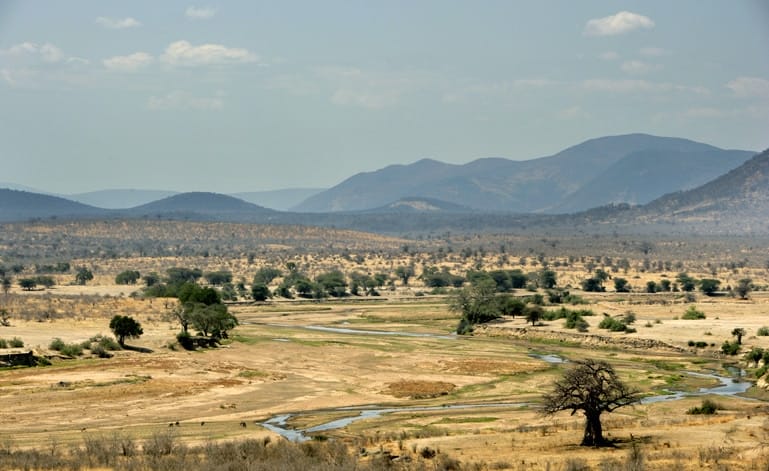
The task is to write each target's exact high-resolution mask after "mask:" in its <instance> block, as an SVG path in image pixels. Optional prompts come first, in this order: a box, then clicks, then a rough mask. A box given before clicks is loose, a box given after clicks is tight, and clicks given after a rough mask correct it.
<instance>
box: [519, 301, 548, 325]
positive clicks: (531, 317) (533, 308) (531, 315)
mask: <svg viewBox="0 0 769 471" xmlns="http://www.w3.org/2000/svg"><path fill="white" fill-rule="evenodd" d="M544 314H545V310H544V309H542V306H540V305H539V304H530V305H528V306H526V308H525V309H524V310H523V315H524V316H525V317H526V322H531V325H537V322H539V321H540V319H542V316H543V315H544Z"/></svg>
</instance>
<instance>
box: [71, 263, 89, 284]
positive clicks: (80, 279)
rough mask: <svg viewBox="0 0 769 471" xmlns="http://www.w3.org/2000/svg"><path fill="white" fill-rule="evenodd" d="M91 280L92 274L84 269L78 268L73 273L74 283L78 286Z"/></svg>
mask: <svg viewBox="0 0 769 471" xmlns="http://www.w3.org/2000/svg"><path fill="white" fill-rule="evenodd" d="M91 280H93V272H92V271H91V270H90V269H88V268H86V267H78V268H77V273H75V283H76V284H78V285H84V284H86V283H87V282H89V281H91Z"/></svg>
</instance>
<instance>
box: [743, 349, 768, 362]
mask: <svg viewBox="0 0 769 471" xmlns="http://www.w3.org/2000/svg"><path fill="white" fill-rule="evenodd" d="M763 358H764V349H763V348H759V347H753V348H752V349H751V350H750V351H749V352H748V353H747V355H745V359H746V360H748V361H753V362H756V363H758V362H759V361H761V359H763Z"/></svg>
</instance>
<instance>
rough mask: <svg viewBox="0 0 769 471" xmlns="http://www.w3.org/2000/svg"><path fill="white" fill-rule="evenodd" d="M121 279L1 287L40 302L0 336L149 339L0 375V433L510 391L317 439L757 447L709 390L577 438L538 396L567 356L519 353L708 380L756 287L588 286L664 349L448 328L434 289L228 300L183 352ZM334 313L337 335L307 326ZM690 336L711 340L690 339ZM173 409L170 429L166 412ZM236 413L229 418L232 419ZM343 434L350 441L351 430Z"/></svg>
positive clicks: (668, 384)
mask: <svg viewBox="0 0 769 471" xmlns="http://www.w3.org/2000/svg"><path fill="white" fill-rule="evenodd" d="M118 288H121V289H124V287H113V286H108V287H103V286H102V287H99V288H98V292H99V293H101V295H100V296H96V291H97V290H95V289H91V290H89V289H88V287H86V288H80V287H66V288H65V287H61V288H57V289H56V296H48V297H45V296H44V295H41V294H40V293H14V295H13V298H12V302H11V306H12V307H14V308H16V309H20V308H22V307H23V306H25V305H26V306H27V307H29V308H30V309H32V308H33V307H34V309H44V310H48V311H49V312H50V313H51V315H50V316H48V317H44V318H38V319H32V318H30V319H26V320H25V319H15V318H12V319H11V325H10V326H7V327H0V337H1V338H6V339H10V338H13V337H19V338H21V339H22V340H23V341H24V343H25V347H27V348H31V349H32V350H34V351H35V352H37V353H39V354H46V353H51V352H50V351H49V350H48V345H49V344H50V342H51V340H52V339H53V338H61V339H62V340H64V341H65V342H67V343H70V342H83V341H86V340H87V339H89V338H90V337H92V336H94V335H96V334H109V329H108V327H107V326H108V323H109V318H110V317H111V315H113V314H115V313H121V314H130V315H132V316H134V317H136V318H137V320H139V321H140V322H141V324H142V326H143V328H144V335H143V336H142V337H141V338H139V339H136V340H129V342H128V343H129V344H131V345H134V346H139V347H144V348H147V349H151V350H152V352H151V353H139V352H136V351H128V350H125V351H119V352H116V353H115V356H114V357H113V358H109V359H100V358H79V359H57V358H54V359H53V365H51V366H46V367H36V368H14V369H7V370H4V371H1V372H0V399H1V400H2V402H3V404H4V407H3V408H2V409H0V423H3V424H4V425H5V426H4V427H3V430H2V431H0V441H3V440H12V441H13V443H14V445H15V446H19V447H33V446H40V445H41V444H43V443H50V442H52V441H57V442H59V443H62V442H66V443H70V442H72V443H77V442H79V441H81V440H83V437H84V436H87V435H89V434H109V433H112V432H114V431H122V432H126V433H130V434H131V435H133V436H136V437H138V438H142V437H148V436H150V435H151V434H153V433H156V432H157V431H160V430H168V429H169V426H171V427H173V430H174V431H175V432H176V433H178V434H179V435H180V437H182V438H183V439H184V440H187V441H189V442H190V443H199V442H204V441H205V440H210V439H230V438H239V437H264V436H268V435H271V432H269V431H267V430H266V429H264V428H263V427H261V426H259V425H258V422H261V421H264V420H266V419H268V418H270V417H273V416H275V415H278V414H286V413H296V412H302V414H301V415H300V416H297V417H296V418H295V419H294V421H293V422H291V425H293V426H297V427H301V428H307V427H309V426H313V425H317V424H320V423H324V422H327V421H328V420H330V419H333V418H338V417H339V416H340V414H341V415H345V413H340V411H339V410H337V409H338V408H343V407H351V406H370V405H380V406H387V407H394V406H433V405H452V404H463V405H468V404H478V405H482V404H509V405H507V406H499V407H491V408H486V407H476V408H472V407H471V408H467V409H461V410H459V409H451V408H446V409H445V410H430V411H404V412H398V413H392V414H386V415H383V416H381V417H379V418H376V419H372V420H364V421H359V422H355V423H354V424H352V425H350V426H348V427H346V428H343V429H338V430H333V431H329V432H326V433H325V434H326V435H328V436H331V437H338V438H341V439H344V440H348V441H350V442H351V443H352V442H353V441H355V443H359V442H360V440H361V437H364V440H366V443H367V444H368V446H369V447H372V448H376V447H382V448H383V449H385V448H386V449H390V450H392V452H393V453H396V454H397V452H398V450H403V449H404V448H408V449H411V448H413V449H417V448H420V449H421V448H423V447H431V448H433V449H437V450H440V451H441V452H443V453H448V454H449V455H451V456H452V457H454V458H456V459H458V460H460V461H461V462H463V463H484V465H483V466H485V467H486V468H485V469H567V468H568V466H572V468H568V469H580V467H579V466H581V465H582V464H584V465H587V466H592V467H596V468H598V467H600V466H608V464H610V463H612V462H616V463H626V462H628V460H629V459H631V457H632V456H634V455H633V454H634V453H635V454H636V455H635V456H636V457H637V456H641V458H642V459H643V460H645V462H646V463H647V465H648V467H650V469H738V468H741V469H755V467H756V466H759V465H761V466H765V463H766V461H765V453H764V452H765V451H766V450H765V445H768V444H769V422H768V421H767V412H769V407H767V404H766V403H765V402H763V401H760V400H751V399H745V398H738V397H717V398H715V400H716V401H717V402H718V403H719V405H720V406H721V407H722V408H723V410H720V411H719V412H718V414H716V415H713V416H695V415H687V414H686V411H687V410H688V409H689V408H690V407H693V406H696V405H699V403H700V401H701V400H702V398H701V397H692V398H685V399H681V400H676V401H669V402H659V403H654V404H647V405H636V406H633V407H628V408H626V409H621V410H619V411H617V412H615V413H613V414H610V415H607V416H605V418H604V426H605V431H606V434H607V436H609V437H610V438H612V439H615V440H617V446H616V447H615V448H611V449H600V450H595V449H586V448H583V447H579V446H577V445H578V443H579V441H580V439H581V433H582V426H583V424H582V417H581V416H579V415H575V416H570V415H569V414H568V413H562V414H558V415H556V416H554V417H545V416H542V415H541V414H540V413H539V411H538V407H537V402H538V401H539V400H540V398H541V394H542V393H543V392H544V391H546V390H548V389H549V387H550V386H551V384H552V382H553V381H554V379H556V378H558V377H559V376H560V372H561V371H562V369H563V368H567V367H568V365H552V364H548V363H546V362H544V361H542V360H539V359H537V358H534V357H532V356H531V354H532V353H552V354H558V355H561V356H562V357H564V358H566V359H572V360H574V359H580V358H584V357H586V356H591V357H600V358H605V359H607V360H609V361H611V362H612V363H613V364H615V366H616V368H617V370H618V371H619V372H620V374H621V376H622V377H623V378H625V379H627V381H628V382H629V383H630V384H631V385H633V386H635V387H637V388H639V389H640V390H641V391H643V392H645V393H649V394H654V393H656V392H659V391H661V390H665V389H692V388H694V389H696V388H697V387H701V386H708V385H710V386H713V385H714V384H708V383H707V381H705V382H703V380H702V379H695V378H692V377H687V375H685V374H683V372H684V371H688V370H692V371H711V370H716V371H718V372H721V373H723V370H722V366H723V364H724V363H725V362H728V363H735V362H737V359H735V358H731V357H730V358H722V357H721V355H720V354H719V353H718V350H719V348H720V344H721V343H722V342H723V341H724V340H727V339H732V336H731V331H732V329H733V328H735V327H743V328H744V329H746V331H747V332H748V335H746V336H745V339H744V343H745V344H746V347H745V349H747V348H750V347H752V346H760V347H764V348H765V347H769V337H757V336H756V335H755V332H756V330H757V329H758V328H759V327H762V326H764V325H766V324H769V318H767V316H766V315H767V313H769V296H767V295H766V293H754V294H753V296H752V297H751V299H750V300H748V301H738V300H735V299H733V298H726V297H723V298H704V299H703V298H700V299H699V300H698V302H697V304H696V305H697V306H698V308H699V309H701V310H702V311H704V312H705V314H706V316H707V317H706V319H702V320H682V319H680V316H681V315H682V314H683V312H684V311H685V309H686V308H687V306H688V304H686V303H682V302H680V301H677V300H676V299H674V298H673V297H669V298H668V297H665V296H664V295H660V296H657V297H655V298H651V299H654V300H655V302H654V303H650V302H649V301H650V297H649V296H647V295H643V294H636V295H625V296H622V297H619V296H617V295H616V294H600V295H587V294H585V297H586V298H587V299H588V300H589V301H590V302H591V304H590V305H587V306H579V307H580V308H582V307H585V308H589V309H592V310H593V311H595V312H596V314H597V315H596V316H594V317H588V318H586V320H587V321H588V322H589V324H590V329H589V334H598V335H601V336H605V337H610V338H611V337H616V338H620V337H635V338H648V339H655V340H659V341H663V342H666V343H669V344H671V345H676V346H679V347H681V348H682V351H681V352H674V351H669V350H664V349H661V350H655V349H628V348H625V347H618V346H616V345H612V344H609V345H598V344H591V343H590V342H586V343H584V344H578V343H574V342H561V341H558V340H552V339H548V338H547V335H549V334H547V335H546V334H544V333H553V332H554V333H559V332H567V333H570V334H573V332H574V331H567V330H566V329H563V327H562V326H561V323H562V321H552V322H547V323H545V324H546V325H542V326H537V327H534V328H532V327H531V326H526V324H525V321H524V320H522V319H509V320H506V321H504V322H502V323H497V324H494V325H493V326H492V328H493V329H498V330H500V331H504V330H505V329H520V328H526V329H528V330H537V331H539V332H542V333H543V336H542V338H541V339H540V340H536V339H512V338H507V337H504V336H500V337H495V336H490V335H479V336H473V337H467V338H465V337H461V338H457V337H455V336H451V335H450V334H451V331H452V330H453V328H454V327H455V326H456V322H457V315H456V314H454V313H451V312H449V311H448V308H447V305H446V302H445V299H443V298H441V297H425V298H421V299H416V298H409V297H407V296H402V297H394V298H392V299H389V300H387V299H378V300H373V299H370V300H366V301H364V302H357V303H350V302H324V303H320V304H314V303H289V302H285V303H272V304H269V305H262V306H256V305H236V306H232V307H231V311H232V312H233V313H234V314H235V315H236V316H237V317H238V319H239V320H240V323H241V325H240V326H239V327H238V328H236V329H235V330H234V331H233V332H232V336H231V340H230V341H228V342H225V344H223V345H222V346H221V347H219V348H214V349H207V350H199V351H194V352H189V351H185V350H182V349H180V347H179V346H178V345H176V344H175V342H174V336H175V334H176V332H177V331H178V326H177V325H176V324H174V323H173V322H172V321H170V320H169V318H168V316H167V314H168V311H169V310H170V309H171V308H172V307H173V305H172V304H171V305H169V303H168V302H164V301H163V300H158V299H155V300H152V301H150V300H141V299H131V298H126V297H119V296H118V295H116V294H113V295H112V296H115V297H105V296H103V294H105V293H112V291H113V290H117V289H118ZM628 310H632V311H633V312H635V313H636V316H637V320H636V323H635V326H636V327H637V329H638V332H637V333H635V334H621V333H607V332H605V331H600V330H599V329H597V327H596V326H597V323H598V322H599V321H600V318H601V317H602V313H604V312H605V313H607V314H610V315H615V314H621V313H624V312H626V311H628ZM308 326H311V327H312V326H326V327H341V328H347V329H351V330H353V332H347V333H341V332H333V331H327V330H312V329H307V327H308ZM355 330H369V331H389V332H395V333H399V332H407V333H416V334H434V336H423V337H415V336H403V335H389V336H388V335H366V334H362V333H356V332H355ZM689 340H695V341H696V340H704V341H707V342H708V343H709V344H710V343H713V344H715V346H714V347H707V348H705V349H700V350H693V349H690V348H688V346H687V342H688V341H689ZM177 422H178V424H179V425H178V426H177V425H176V423H177ZM242 423H244V424H245V425H246V426H245V427H243V425H242ZM356 440H357V441H356Z"/></svg>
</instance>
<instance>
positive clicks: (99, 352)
mask: <svg viewBox="0 0 769 471" xmlns="http://www.w3.org/2000/svg"><path fill="white" fill-rule="evenodd" d="M91 353H92V354H94V355H96V356H98V357H99V358H112V354H111V353H109V352H108V351H107V350H106V349H105V348H104V347H102V346H101V345H99V344H98V343H97V344H92V345H91Z"/></svg>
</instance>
